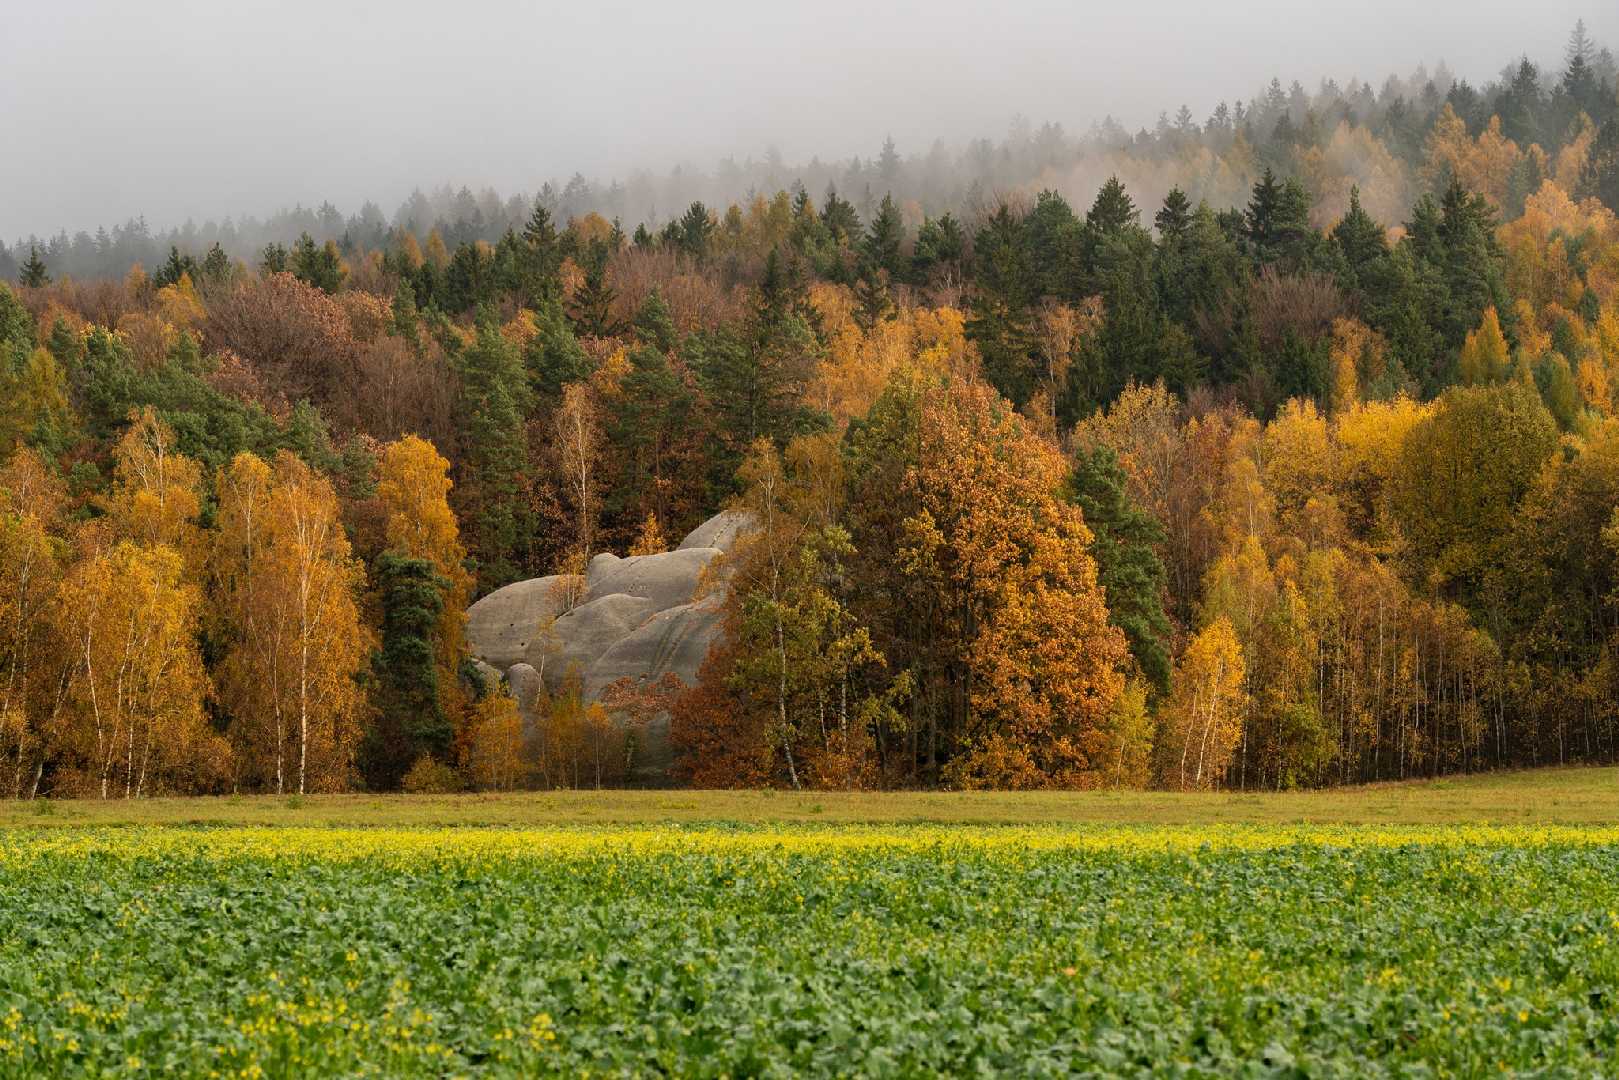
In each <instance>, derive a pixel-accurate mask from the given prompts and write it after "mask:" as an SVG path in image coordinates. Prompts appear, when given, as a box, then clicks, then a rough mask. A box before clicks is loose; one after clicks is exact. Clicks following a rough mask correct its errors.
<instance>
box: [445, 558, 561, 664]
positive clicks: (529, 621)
mask: <svg viewBox="0 0 1619 1080" xmlns="http://www.w3.org/2000/svg"><path fill="white" fill-rule="evenodd" d="M580 584H581V582H580V581H579V579H578V578H577V577H576V576H574V575H562V574H553V575H551V576H550V577H541V578H530V579H529V580H528V581H517V582H513V583H512V584H510V585H507V586H505V587H504V588H500V589H496V590H495V591H494V592H492V593H490V594H489V595H488V596H485V597H484V598H483V599H481V600H479V601H478V602H477V603H475V604H473V605H472V606H471V607H469V608H467V651H468V652H470V653H471V654H472V655H473V656H474V657H476V658H477V659H479V660H482V661H484V662H485V663H487V664H489V665H490V666H492V667H494V668H496V669H498V670H501V671H504V670H506V669H507V668H510V667H511V666H512V665H513V664H516V663H519V662H521V661H523V660H524V659H526V657H527V653H528V647H529V643H530V642H531V641H533V640H534V639H535V638H536V637H537V636H538V635H539V631H540V627H541V626H542V625H543V624H544V623H546V622H547V621H548V620H550V619H553V618H555V617H556V616H558V615H560V614H562V612H563V611H564V610H566V608H567V606H568V600H569V597H570V594H576V593H577V591H578V586H579V585H580Z"/></svg>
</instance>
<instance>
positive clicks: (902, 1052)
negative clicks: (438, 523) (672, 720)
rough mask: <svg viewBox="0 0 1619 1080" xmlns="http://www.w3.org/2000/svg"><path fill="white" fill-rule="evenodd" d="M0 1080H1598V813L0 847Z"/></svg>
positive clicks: (1610, 1059)
mask: <svg viewBox="0 0 1619 1080" xmlns="http://www.w3.org/2000/svg"><path fill="white" fill-rule="evenodd" d="M0 914H3V919H0V1074H4V1075H7V1076H42V1075H44V1076H51V1075H55V1076H106V1075H146V1074H151V1075H179V1076H215V1075H217V1076H244V1075H245V1076H261V1075H262V1076H329V1075H355V1074H369V1075H385V1076H457V1075H474V1074H494V1075H534V1074H541V1075H548V1074H570V1075H579V1074H581V1073H588V1074H592V1075H601V1074H612V1075H622V1074H633V1075H646V1074H649V1073H665V1074H673V1075H712V1076H717V1075H732V1076H739V1075H766V1076H789V1075H806V1074H808V1075H850V1074H863V1075H926V1074H940V1073H948V1074H966V1073H979V1074H983V1073H1004V1074H1015V1075H1067V1074H1074V1073H1080V1074H1087V1073H1088V1074H1091V1075H1119V1074H1126V1075H1128V1074H1142V1073H1150V1074H1154V1075H1166V1074H1167V1075H1191V1076H1227V1075H1276V1076H1288V1075H1298V1076H1302V1075H1309V1076H1351V1075H1354V1076H1362V1075H1377V1074H1394V1075H1432V1074H1438V1075H1461V1076H1478V1075H1484V1074H1499V1073H1501V1072H1502V1071H1503V1070H1505V1071H1507V1072H1524V1073H1538V1074H1541V1075H1558V1076H1563V1075H1568V1076H1591V1075H1612V1074H1614V1073H1615V1072H1616V1071H1619V1056H1616V1054H1619V1051H1616V1049H1615V1048H1616V1047H1619V828H1615V827H1612V826H1581V827H1568V826H1558V825H1540V826H1523V825H1506V826H1482V825H1471V826H1469V825H1453V826H1430V825H1424V826H1397V825H1389V826H1347V825H1281V824H1268V825H1213V826H1170V825H1154V826H1141V827H1132V826H1120V825H1094V824H1093V825H1062V824H1058V825H1034V826H968V825H949V824H945V825H893V824H876V825H873V824H837V825H820V824H780V823H778V824H749V825H739V824H729V825H726V824H716V823H710V824H662V825H609V826H544V827H524V828H488V827H483V828H472V829H443V828H411V827H397V826H394V827H367V828H339V827H325V826H322V827H300V826H291V827H276V826H270V827H229V826H226V827H202V828H198V827H191V828H173V827H151V826H135V827H124V828H111V827H84V826H65V827H53V828H34V829H28V828H15V829H10V830H7V831H4V832H0Z"/></svg>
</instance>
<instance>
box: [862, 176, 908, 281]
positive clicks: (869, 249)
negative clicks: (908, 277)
mask: <svg viewBox="0 0 1619 1080" xmlns="http://www.w3.org/2000/svg"><path fill="white" fill-rule="evenodd" d="M904 242H905V224H904V222H903V221H902V220H901V219H900V216H899V208H898V207H897V206H895V205H894V199H893V197H892V196H890V195H884V196H883V201H882V203H881V204H880V205H879V206H878V207H877V213H876V214H875V215H873V216H872V219H871V225H870V227H869V228H868V229H867V230H866V236H865V239H864V240H863V241H862V243H861V255H862V256H863V259H864V264H865V270H867V271H870V270H872V269H878V270H883V271H886V272H887V274H888V279H889V280H890V281H900V280H902V279H903V278H904V276H905V257H904V256H903V255H902V254H900V246H901V245H902V244H903V243H904Z"/></svg>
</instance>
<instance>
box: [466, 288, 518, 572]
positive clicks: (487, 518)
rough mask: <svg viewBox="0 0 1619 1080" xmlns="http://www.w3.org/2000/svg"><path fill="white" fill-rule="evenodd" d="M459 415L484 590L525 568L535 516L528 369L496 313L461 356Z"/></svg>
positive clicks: (469, 526)
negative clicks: (528, 487) (530, 507)
mask: <svg viewBox="0 0 1619 1080" xmlns="http://www.w3.org/2000/svg"><path fill="white" fill-rule="evenodd" d="M456 369H457V372H458V373H459V375H460V383H461V387H460V402H459V418H460V423H461V426H462V437H463V438H464V439H465V440H466V446H467V454H466V458H465V462H464V471H463V474H462V477H461V479H460V480H459V482H458V485H457V490H458V492H459V493H460V495H461V497H462V513H463V521H465V522H466V529H465V531H466V533H467V535H468V537H469V539H470V543H469V545H468V547H469V548H470V550H471V552H472V555H473V558H474V559H475V560H476V563H477V575H478V585H479V587H480V589H484V590H487V589H493V588H497V587H499V586H501V585H504V584H506V583H507V582H510V581H514V580H516V578H517V577H518V575H519V573H520V568H521V567H522V566H523V565H524V560H525V552H526V547H527V541H528V530H529V521H528V519H529V514H528V511H527V509H526V507H525V506H524V504H523V499H522V492H523V488H524V477H525V475H526V474H527V472H528V441H527V438H526V437H525V433H524V428H523V423H524V418H525V417H526V416H527V414H528V409H529V402H530V397H531V395H530V391H529V386H528V372H527V371H526V370H525V368H524V366H523V360H522V356H521V354H520V353H519V352H518V349H517V347H516V346H515V345H513V344H512V343H511V342H509V341H507V340H506V339H505V338H504V337H502V336H501V333H500V328H499V327H498V326H496V325H495V322H494V318H493V316H492V315H490V314H488V313H485V314H484V315H482V316H480V318H479V320H478V328H477V336H476V338H475V339H474V341H473V343H472V344H471V345H469V346H468V347H467V348H466V349H465V350H464V351H463V352H462V353H461V355H460V356H459V357H458V358H457V360H456Z"/></svg>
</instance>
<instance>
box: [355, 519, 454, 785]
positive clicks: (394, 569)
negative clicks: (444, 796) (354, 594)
mask: <svg viewBox="0 0 1619 1080" xmlns="http://www.w3.org/2000/svg"><path fill="white" fill-rule="evenodd" d="M373 571H374V574H375V579H376V583H377V591H378V593H379V594H380V599H381V607H382V637H381V641H380V643H379V648H378V649H377V651H376V653H375V654H374V655H373V656H372V659H371V679H372V687H373V689H372V695H371V697H372V705H373V707H374V708H375V709H376V720H375V722H374V723H373V724H372V726H371V728H370V729H369V730H368V731H367V733H366V737H365V741H364V742H363V743H362V745H361V747H360V755H361V756H360V760H361V769H362V771H363V773H364V775H365V779H366V783H367V784H368V785H369V786H370V787H371V788H372V789H373V790H378V791H388V790H393V789H395V788H397V787H398V786H399V781H400V779H401V778H402V777H403V776H404V775H405V772H406V771H407V770H408V769H409V768H410V767H411V765H412V764H414V763H415V761H416V760H417V759H418V758H420V757H421V756H422V755H423V754H431V755H433V756H435V757H437V758H438V759H439V760H441V761H442V760H443V759H444V758H445V756H446V753H447V751H448V750H449V748H450V742H451V738H452V736H453V734H454V731H453V728H452V726H451V724H450V721H449V719H448V718H447V717H446V716H445V715H444V710H443V707H442V705H441V702H440V696H439V681H438V667H437V663H436V661H437V652H438V647H437V643H436V641H435V635H436V632H437V628H438V625H439V618H440V616H441V615H442V613H443V610H444V595H443V590H444V589H445V588H446V587H447V585H448V582H446V581H445V580H444V579H443V578H441V577H440V576H439V575H438V573H437V571H436V570H435V569H434V567H433V564H432V563H431V562H430V561H428V560H427V559H413V558H410V557H408V556H406V555H402V554H399V553H398V552H394V551H385V552H383V553H382V554H381V555H380V556H378V558H377V561H376V563H375V566H374V568H373Z"/></svg>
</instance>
